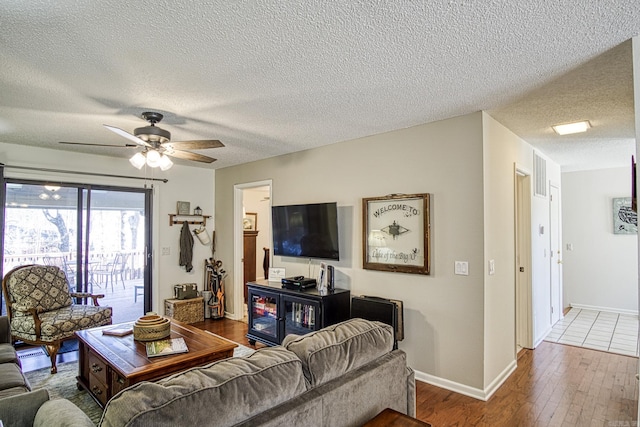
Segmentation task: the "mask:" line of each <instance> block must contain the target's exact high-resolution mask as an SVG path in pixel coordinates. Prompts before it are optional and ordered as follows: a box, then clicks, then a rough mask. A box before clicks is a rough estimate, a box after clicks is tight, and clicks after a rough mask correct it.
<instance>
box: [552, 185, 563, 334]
mask: <svg viewBox="0 0 640 427" xmlns="http://www.w3.org/2000/svg"><path fill="white" fill-rule="evenodd" d="M554 195H555V196H556V197H555V199H557V200H554ZM554 240H555V242H556V244H557V247H556V248H554V245H553V243H554ZM561 249H562V211H561V207H560V187H559V186H557V185H554V184H552V183H549V254H550V257H549V262H550V263H551V265H550V271H549V281H550V293H551V295H550V299H551V319H550V320H551V325H552V326H553V325H554V324H556V322H558V321H560V320H561V319H562V318H563V317H564V315H563V302H562V293H563V290H562V259H561V256H562V250H561ZM554 251H555V253H554ZM554 275H557V277H556V280H555V281H554V279H553V277H554ZM554 303H555V304H556V305H557V307H554Z"/></svg>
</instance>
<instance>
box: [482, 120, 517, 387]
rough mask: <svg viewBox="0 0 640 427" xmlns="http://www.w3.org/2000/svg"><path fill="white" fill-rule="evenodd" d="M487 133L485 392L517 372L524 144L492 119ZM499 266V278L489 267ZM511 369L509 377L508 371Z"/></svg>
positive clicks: (488, 121) (485, 134) (486, 128)
mask: <svg viewBox="0 0 640 427" xmlns="http://www.w3.org/2000/svg"><path fill="white" fill-rule="evenodd" d="M483 131H484V219H485V221H484V236H485V240H484V243H485V244H484V250H485V251H484V254H485V259H484V261H485V262H484V270H485V278H486V280H485V289H484V301H485V306H484V310H485V311H484V333H485V341H484V354H485V367H484V369H485V370H484V372H485V384H484V386H485V388H491V386H492V384H491V382H492V381H494V380H495V379H496V378H503V377H504V375H506V374H507V373H509V370H510V369H512V368H514V367H515V360H516V342H515V333H514V331H515V323H514V322H515V304H514V302H515V287H514V280H515V276H514V266H515V253H514V246H515V245H514V242H515V215H514V207H515V187H514V186H515V166H514V159H517V156H518V147H519V146H520V144H521V143H522V141H521V140H520V139H519V138H518V137H517V136H516V135H514V134H513V133H512V132H511V131H509V130H508V129H507V128H505V127H504V126H502V125H501V124H500V123H498V122H496V121H495V120H494V119H493V118H491V117H490V116H489V115H488V114H486V113H485V114H483ZM491 260H493V261H494V266H495V269H494V274H489V262H490V261H491ZM505 369H506V371H505Z"/></svg>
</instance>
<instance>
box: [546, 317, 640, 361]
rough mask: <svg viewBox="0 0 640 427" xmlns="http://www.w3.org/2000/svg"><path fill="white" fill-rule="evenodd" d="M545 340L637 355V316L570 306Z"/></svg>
mask: <svg viewBox="0 0 640 427" xmlns="http://www.w3.org/2000/svg"><path fill="white" fill-rule="evenodd" d="M545 341H551V342H556V343H559V344H568V345H574V346H578V347H585V348H592V349H594V350H602V351H608V352H610V353H618V354H624V355H627V356H636V357H638V316H634V315H628V314H618V313H610V312H606V311H596V310H585V309H579V308H572V309H571V310H569V312H568V313H567V314H565V316H564V319H561V320H560V321H559V322H558V323H556V324H555V325H554V327H553V329H552V330H551V332H550V333H549V335H547V337H546V338H545Z"/></svg>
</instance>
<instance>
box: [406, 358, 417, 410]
mask: <svg viewBox="0 0 640 427" xmlns="http://www.w3.org/2000/svg"><path fill="white" fill-rule="evenodd" d="M407 415H409V416H410V417H413V418H415V417H416V373H415V372H414V370H413V369H411V368H410V367H408V366H407Z"/></svg>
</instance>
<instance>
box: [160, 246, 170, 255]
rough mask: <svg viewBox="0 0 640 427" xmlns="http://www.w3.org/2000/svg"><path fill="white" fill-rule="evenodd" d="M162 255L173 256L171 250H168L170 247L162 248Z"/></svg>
mask: <svg viewBox="0 0 640 427" xmlns="http://www.w3.org/2000/svg"><path fill="white" fill-rule="evenodd" d="M162 255H171V248H168V247H164V248H162Z"/></svg>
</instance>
